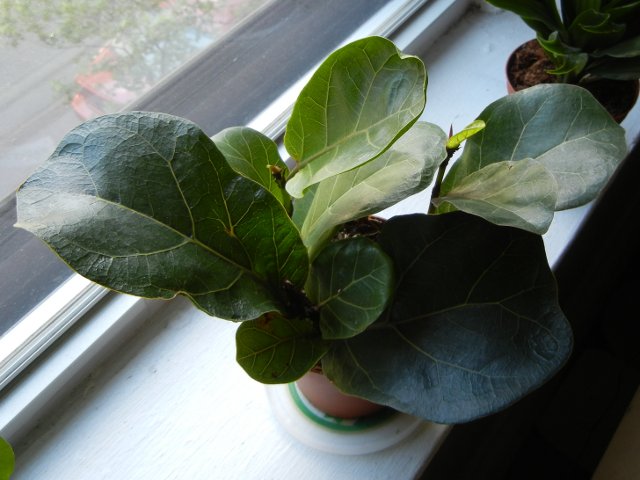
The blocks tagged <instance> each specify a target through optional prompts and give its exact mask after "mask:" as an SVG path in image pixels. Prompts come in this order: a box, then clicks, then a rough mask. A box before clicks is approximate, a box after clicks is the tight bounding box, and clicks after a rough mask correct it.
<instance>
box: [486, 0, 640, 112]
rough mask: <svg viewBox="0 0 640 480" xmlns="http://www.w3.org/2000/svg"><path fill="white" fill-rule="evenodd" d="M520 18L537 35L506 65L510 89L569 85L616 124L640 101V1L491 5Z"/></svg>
mask: <svg viewBox="0 0 640 480" xmlns="http://www.w3.org/2000/svg"><path fill="white" fill-rule="evenodd" d="M487 2H488V3H490V4H492V5H494V6H496V7H498V8H501V9H504V10H509V11H511V12H514V13H516V14H517V15H519V16H520V18H521V19H522V20H523V21H524V22H525V23H526V24H527V25H528V26H529V27H531V28H532V29H533V30H534V32H535V33H536V40H537V41H536V40H531V41H529V42H526V43H525V44H523V45H521V46H520V47H518V48H517V49H516V50H515V51H514V53H513V54H512V55H511V57H510V59H509V61H508V63H507V76H508V81H509V85H511V88H513V89H514V90H520V89H522V88H527V87H529V86H532V85H535V84H538V83H549V82H564V83H574V84H579V85H581V86H583V87H585V88H588V89H589V90H590V91H591V92H592V93H593V94H594V96H595V97H596V98H597V99H598V100H599V101H600V102H601V103H602V104H603V105H604V106H605V107H606V108H607V110H609V111H610V112H611V113H612V115H613V116H614V118H615V119H616V120H617V121H619V122H620V121H622V119H623V118H624V117H625V116H626V114H627V113H628V111H629V110H630V109H631V108H632V107H633V105H634V104H635V102H636V100H637V97H638V78H640V22H638V18H639V16H640V2H638V1H636V0H602V1H595V2H591V1H590V2H584V1H581V0H561V1H560V2H559V3H560V10H558V6H557V3H556V1H555V0H487Z"/></svg>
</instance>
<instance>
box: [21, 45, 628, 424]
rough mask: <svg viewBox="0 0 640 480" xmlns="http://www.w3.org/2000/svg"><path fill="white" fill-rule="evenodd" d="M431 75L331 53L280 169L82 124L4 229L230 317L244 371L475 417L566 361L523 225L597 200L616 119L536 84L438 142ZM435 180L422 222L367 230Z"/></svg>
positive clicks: (388, 60)
mask: <svg viewBox="0 0 640 480" xmlns="http://www.w3.org/2000/svg"><path fill="white" fill-rule="evenodd" d="M426 85H427V75H426V70H425V68H424V65H423V64H422V62H421V61H420V60H419V59H418V58H417V57H414V56H410V55H404V54H402V53H401V52H399V51H398V50H397V48H396V47H395V45H393V43H391V42H390V41H389V40H386V39H384V38H380V37H370V38H365V39H362V40H358V41H356V42H353V43H351V44H349V45H347V46H344V47H342V48H340V49H338V50H337V51H335V52H334V53H333V54H331V55H330V56H329V57H328V58H327V59H326V60H325V62H324V63H323V64H322V65H321V66H320V67H319V68H318V70H317V71H316V72H315V73H314V75H313V76H312V78H311V79H310V81H309V82H308V84H307V85H306V86H305V87H304V89H303V90H302V92H301V94H300V96H299V98H298V100H297V101H296V104H295V106H294V108H293V111H292V114H291V118H290V120H289V122H288V125H287V129H286V134H285V138H284V145H285V147H286V149H287V151H288V152H289V154H290V155H291V157H292V159H293V164H292V165H293V166H292V168H291V169H290V168H289V167H288V166H287V164H286V163H285V162H284V161H283V160H282V159H281V158H280V155H279V153H278V148H277V146H276V144H275V143H274V142H273V141H272V140H270V139H269V138H267V137H265V136H264V135H262V134H260V133H259V132H256V131H254V130H251V129H249V128H244V127H234V128H230V129H227V130H224V131H222V132H220V133H219V134H217V135H215V136H214V137H212V138H209V137H208V136H207V135H206V134H205V133H203V132H202V131H201V130H200V129H199V128H198V127H197V126H196V125H194V124H193V123H191V122H189V121H187V120H185V119H181V118H177V117H173V116H169V115H165V114H159V113H150V112H130V113H123V114H115V115H108V116H104V117H100V118H97V119H94V120H90V121H88V122H86V123H84V124H82V125H81V126H79V127H78V128H76V129H74V130H73V131H71V132H70V133H69V134H68V135H67V136H66V137H65V139H63V141H62V142H61V144H60V145H59V146H58V148H57V149H56V150H55V151H54V153H53V154H52V156H51V157H50V159H49V160H48V161H47V162H46V163H45V164H44V165H43V166H42V167H41V168H40V169H39V170H38V171H37V172H36V173H34V174H33V175H32V176H31V177H30V178H29V179H28V180H27V181H26V182H25V184H24V185H23V186H22V187H21V188H20V189H19V191H18V193H17V202H18V203H17V208H18V223H17V226H19V227H21V228H25V229H27V230H29V231H31V232H33V233H34V234H36V235H37V236H39V237H40V238H42V239H43V240H44V241H45V242H47V243H48V244H49V245H50V246H51V248H53V249H54V250H55V251H56V252H57V253H58V255H60V257H61V258H62V259H63V260H64V261H66V262H67V263H68V264H69V265H70V266H71V267H72V268H73V269H75V270H76V271H78V272H79V273H80V274H82V275H84V276H86V277H88V278H90V279H91V280H93V281H96V282H98V283H100V284H102V285H105V286H107V287H108V288H111V289H114V290H117V291H121V292H126V293H130V294H134V295H139V296H145V297H155V298H172V297H174V296H175V295H178V294H180V295H184V296H186V297H188V298H189V299H191V301H192V302H193V303H194V304H195V305H196V306H197V307H198V308H200V309H202V310H203V311H205V312H207V313H208V314H210V315H213V316H217V317H221V318H225V319H229V320H233V321H237V322H241V324H240V325H239V328H238V330H237V335H236V342H237V360H238V362H239V363H240V365H241V366H242V367H243V368H244V369H245V370H246V371H247V373H248V374H249V375H250V376H251V377H253V378H254V379H256V380H258V381H260V382H264V383H288V382H293V381H295V380H297V379H299V378H300V377H302V376H303V375H304V374H305V373H307V372H308V371H309V370H311V369H312V368H314V367H316V366H317V365H321V367H322V370H323V372H324V374H325V375H326V376H327V377H328V378H329V379H330V380H331V381H332V382H334V383H335V384H336V385H337V386H338V387H339V388H340V389H341V390H342V391H344V392H345V393H348V394H350V395H354V396H358V397H363V398H366V399H368V400H371V401H373V402H376V403H380V404H384V405H388V406H391V407H393V408H395V409H397V410H400V411H403V412H407V413H410V414H412V415H415V416H418V417H422V418H425V419H428V420H432V421H436V422H442V423H457V422H464V421H468V420H471V419H474V418H477V417H480V416H483V415H488V414H490V413H492V412H495V411H498V410H500V409H502V408H504V407H506V406H508V405H510V404H511V403H513V402H515V401H516V400H518V399H519V398H521V397H523V396H524V395H526V394H527V393H529V392H531V391H532V390H533V389H535V388H536V387H537V386H539V385H541V384H542V383H544V382H545V381H546V380H547V379H549V378H550V377H551V376H552V375H553V374H554V373H555V372H556V371H557V370H558V369H559V368H560V367H561V366H562V364H563V362H564V361H565V360H566V359H567V357H568V356H569V354H570V351H571V344H572V335H571V328H570V326H569V323H568V321H567V319H566V318H565V317H564V315H563V313H562V312H561V310H560V308H559V306H558V303H557V298H556V297H557V293H556V286H555V281H554V278H553V275H552V273H551V270H550V268H549V265H548V263H547V259H546V255H545V251H544V246H543V242H542V238H541V236H540V235H541V234H542V233H543V232H545V231H546V229H547V228H548V226H549V224H550V222H551V220H552V218H553V215H554V211H556V210H560V209H565V208H571V207H574V206H577V205H580V204H583V203H585V202H588V201H590V200H591V199H593V198H594V197H595V196H596V195H597V194H598V192H599V190H600V189H601V187H602V186H603V185H604V184H605V183H606V182H607V180H608V178H609V177H610V175H611V174H612V172H613V171H614V170H615V168H616V166H617V164H618V163H619V162H620V161H621V159H622V158H623V157H624V155H625V150H626V143H625V139H624V131H623V129H622V128H621V127H620V126H619V125H617V124H616V123H615V122H614V121H613V120H612V119H611V118H610V116H609V115H608V114H607V113H606V112H605V111H604V109H603V108H602V107H601V106H600V105H599V104H598V103H597V101H595V99H594V98H593V97H592V96H591V95H590V94H589V93H588V92H587V91H586V90H584V89H582V88H579V87H575V86H572V85H542V86H539V87H535V88H531V89H528V90H526V91H523V92H519V93H517V94H514V95H510V96H507V97H504V98H502V99H500V100H498V101H496V102H494V103H492V104H491V105H490V106H488V107H487V108H486V109H485V110H484V111H483V112H482V113H481V114H480V116H479V117H478V118H479V120H478V121H477V122H474V123H473V124H472V125H471V126H469V127H468V128H467V129H464V130H463V131H461V132H460V133H458V134H456V135H450V136H448V135H446V134H445V133H444V132H443V131H442V129H440V127H438V126H436V125H433V124H430V123H427V122H423V121H418V120H419V117H420V115H421V114H422V112H423V110H424V107H425V103H426ZM463 141H466V144H465V148H464V151H463V152H462V154H461V155H460V157H459V158H458V159H457V160H456V161H455V163H454V164H453V165H452V166H451V168H450V170H449V173H447V174H446V175H445V170H447V168H448V164H449V163H450V162H451V161H453V158H454V152H455V151H456V150H457V149H458V147H459V146H460V144H461V143H462V142H463ZM434 178H435V185H434V190H433V191H434V195H433V198H432V201H431V203H432V205H433V207H432V208H431V210H432V213H431V214H427V210H428V209H429V205H427V203H428V201H425V205H424V209H423V210H422V212H421V213H414V214H409V215H402V216H395V217H392V218H390V219H388V220H387V221H376V222H368V221H367V219H368V217H369V216H370V215H372V214H376V213H378V212H380V211H381V210H383V209H385V208H386V207H389V206H391V205H395V204H396V203H398V202H399V201H401V200H403V199H405V198H407V197H408V196H410V195H412V194H414V193H416V192H420V191H422V190H424V189H425V188H426V187H427V186H428V185H429V184H430V183H431V182H432V181H433V179H434Z"/></svg>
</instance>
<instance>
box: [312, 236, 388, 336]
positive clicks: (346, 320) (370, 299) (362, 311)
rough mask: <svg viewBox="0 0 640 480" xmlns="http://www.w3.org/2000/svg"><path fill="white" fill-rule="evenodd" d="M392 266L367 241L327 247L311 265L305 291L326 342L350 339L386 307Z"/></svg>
mask: <svg viewBox="0 0 640 480" xmlns="http://www.w3.org/2000/svg"><path fill="white" fill-rule="evenodd" d="M392 288H393V265H392V264H391V260H390V259H389V257H387V255H386V254H385V253H384V252H383V251H382V250H381V249H380V247H379V246H378V245H377V244H376V243H373V242H372V241H370V240H368V239H366V238H353V239H348V240H342V241H337V242H333V243H331V244H329V245H328V246H327V247H326V248H325V249H324V250H322V252H320V254H319V255H318V258H316V260H315V261H314V262H313V265H312V268H311V273H310V275H309V281H308V283H307V287H306V291H307V294H308V295H309V298H310V299H311V301H312V302H313V303H315V304H316V305H317V308H318V312H319V315H320V330H321V332H322V337H323V338H325V339H338V338H349V337H353V336H354V335H357V334H359V333H361V332H362V331H363V330H364V329H366V328H367V327H368V326H369V325H370V324H372V323H373V322H374V321H375V320H376V319H377V318H378V317H379V316H380V314H381V313H382V311H383V310H384V308H385V307H386V305H387V302H388V300H389V297H390V296H391V291H392Z"/></svg>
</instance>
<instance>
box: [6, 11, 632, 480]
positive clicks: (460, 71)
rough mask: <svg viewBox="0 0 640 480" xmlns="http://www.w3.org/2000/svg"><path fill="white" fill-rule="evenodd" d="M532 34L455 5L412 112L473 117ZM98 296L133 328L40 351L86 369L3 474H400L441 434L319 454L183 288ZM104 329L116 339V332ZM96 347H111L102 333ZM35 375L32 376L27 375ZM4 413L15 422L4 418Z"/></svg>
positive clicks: (510, 20)
mask: <svg viewBox="0 0 640 480" xmlns="http://www.w3.org/2000/svg"><path fill="white" fill-rule="evenodd" d="M531 37H532V33H531V31H530V30H529V29H528V28H527V27H526V26H524V25H523V24H522V22H520V21H519V20H518V19H517V18H515V17H513V16H511V15H508V14H505V13H499V14H496V13H487V12H485V11H478V10H473V11H470V12H468V13H467V14H465V15H464V17H462V18H461V19H460V20H459V21H458V22H457V23H456V25H455V27H454V28H453V29H452V31H450V32H448V33H447V34H446V35H444V36H442V37H440V38H439V40H438V42H437V43H436V44H434V46H433V48H431V49H430V50H429V52H428V53H427V55H426V57H425V62H426V64H427V69H428V72H429V86H428V91H427V94H428V102H427V109H426V110H425V116H424V119H425V120H427V121H431V122H433V123H436V124H438V125H440V126H441V127H442V128H443V129H445V130H448V128H449V124H450V123H453V126H454V129H459V128H461V127H463V126H464V125H466V124H467V123H469V122H470V121H471V120H473V118H474V117H475V116H476V115H477V114H478V113H479V112H480V111H481V110H482V109H483V108H484V107H485V106H486V105H487V104H489V103H490V102H491V101H493V100H495V99H497V98H499V97H501V96H503V95H504V94H505V86H504V76H503V65H504V61H505V60H506V57H507V55H508V53H509V52H510V51H511V50H512V49H513V48H514V47H515V46H516V45H518V44H519V43H521V42H522V41H524V40H527V39H529V38H531ZM638 125H640V111H639V108H638V107H636V108H635V109H634V111H633V112H632V113H631V114H630V116H629V118H628V119H627V120H626V121H625V122H624V124H623V126H625V128H627V129H628V134H629V138H635V137H636V135H637V134H638V127H637V126H638ZM425 201H426V196H416V197H413V198H411V199H408V200H407V201H406V202H403V204H402V205H401V206H399V207H398V208H394V209H390V210H388V211H387V212H386V213H387V214H393V213H400V212H402V213H407V212H408V211H424V210H425V208H426V203H425ZM588 209H589V207H588V206H587V207H583V208H580V209H576V210H573V211H568V212H562V213H560V214H557V215H556V219H555V220H554V223H553V225H552V228H551V230H550V232H549V233H548V234H547V235H545V245H546V247H547V251H548V256H549V259H550V262H551V263H552V264H553V263H555V262H556V261H557V259H558V258H559V256H560V254H561V253H562V251H563V249H564V248H565V246H566V245H567V243H568V242H569V241H570V240H571V238H572V237H573V234H574V233H575V231H576V229H577V228H578V227H579V225H580V222H581V220H582V219H583V217H584V215H585V214H586V212H587V211H588ZM103 302H104V305H105V306H104V308H102V309H99V310H98V313H97V314H96V315H95V317H96V318H94V319H91V320H92V321H91V322H89V323H88V325H93V328H97V327H95V326H96V325H100V321H101V318H102V319H103V320H105V321H106V317H108V316H109V315H120V316H121V318H123V319H124V321H123V322H122V323H120V324H119V327H118V328H129V329H137V330H136V331H137V333H136V334H135V335H132V336H131V338H130V339H129V340H128V341H127V342H126V343H125V344H123V345H119V346H118V350H117V354H116V355H112V356H111V357H110V361H109V362H107V363H106V364H103V365H101V366H99V367H95V368H93V369H91V370H87V369H89V368H90V367H92V364H91V362H88V363H87V362H83V361H80V362H79V363H77V361H76V363H74V362H70V361H68V359H66V358H65V356H64V352H62V351H56V350H54V351H53V352H52V353H51V357H50V358H51V359H55V360H56V361H57V362H58V363H56V362H53V361H52V362H48V363H47V365H48V367H49V368H52V369H55V368H56V365H58V367H57V368H58V370H57V371H56V372H54V373H55V374H56V375H58V376H59V377H60V382H59V383H58V384H57V385H58V386H63V385H64V383H65V380H64V379H65V378H66V376H67V375H70V374H71V373H73V372H72V371H73V369H77V370H78V371H80V370H81V371H83V372H85V373H87V374H89V376H88V378H87V380H86V381H84V382H82V383H81V384H80V385H79V386H78V387H77V388H76V389H75V390H74V391H73V392H72V393H71V394H70V395H69V396H68V400H67V401H66V403H65V404H64V405H61V406H60V408H58V409H56V410H54V411H53V412H52V413H51V414H50V416H49V417H48V418H47V419H46V420H45V421H42V422H41V423H40V424H39V425H38V426H37V428H36V429H35V430H34V431H33V432H32V433H31V434H30V435H29V436H28V437H27V438H26V440H25V441H24V442H22V443H20V444H18V445H16V447H17V451H18V454H19V456H18V461H17V470H16V473H15V475H14V477H12V478H13V480H25V479H28V480H35V479H38V480H40V479H49V478H52V479H53V478H64V479H65V480H74V479H78V480H80V479H81V480H87V479H91V480H97V479H103V478H104V479H113V478H117V479H123V480H127V479H154V480H161V479H189V480H196V479H207V480H209V479H225V480H227V479H279V480H280V479H290V478H291V479H296V478H299V477H301V476H304V478H305V480H315V479H327V478H332V479H334V480H339V479H345V480H346V479H348V480H352V479H360V478H366V479H368V480H369V479H377V478H380V479H387V478H394V479H405V478H407V479H408V478H415V477H416V476H418V475H419V473H420V472H421V471H422V470H423V468H424V467H425V466H426V464H427V462H428V460H429V458H430V457H431V456H432V455H433V454H434V453H435V451H436V450H437V446H438V444H439V442H441V441H442V439H444V437H445V436H446V432H447V431H448V428H447V427H444V426H435V425H432V424H428V423H425V424H423V426H422V427H421V428H419V429H418V430H417V431H416V432H415V434H414V435H412V436H411V437H410V438H408V439H407V440H405V441H404V442H402V443H401V444H399V445H397V446H395V447H392V448H390V449H388V450H385V451H382V452H379V453H376V454H372V455H360V456H343V455H333V454H327V453H322V452H320V451H317V450H314V449H312V448H310V447H307V446H305V445H302V444H301V443H300V442H298V441H296V440H295V439H293V438H292V437H291V436H290V435H289V433H287V432H286V431H285V430H284V429H283V428H282V426H281V425H279V423H278V422H277V421H276V419H275V418H274V416H273V412H272V409H271V407H270V405H269V402H268V398H267V393H266V392H267V387H265V386H263V385H261V384H259V383H256V382H254V381H253V380H251V379H250V378H249V377H248V376H247V375H246V374H245V373H244V372H243V371H242V369H241V368H240V367H239V366H238V365H237V364H236V363H235V341H234V334H235V329H236V327H237V325H235V324H233V323H231V322H225V321H220V320H216V319H212V318H209V317H207V316H206V315H205V314H203V313H202V312H200V311H198V310H196V309H195V308H193V307H192V306H191V305H190V304H189V303H188V302H187V301H185V300H183V299H177V300H175V301H172V302H169V303H164V302H159V301H141V300H137V299H133V298H132V297H127V296H110V297H109V298H107V299H106V300H103ZM143 322H144V323H143ZM105 325H106V323H105ZM83 328H84V327H83ZM83 328H79V329H78V331H77V332H74V335H78V334H84V335H87V336H90V335H95V336H96V337H95V338H96V341H98V340H97V339H98V338H99V337H98V331H97V330H94V331H91V329H90V328H88V327H87V328H88V329H87V330H84V331H83ZM105 330H108V328H106V327H105ZM103 334H104V332H103ZM103 338H104V337H103ZM107 338H109V336H107ZM111 338H120V337H118V336H117V335H116V332H115V331H114V332H113V335H111ZM85 340H86V339H85ZM103 348H109V349H111V348H113V345H112V344H110V343H109V342H106V343H105V344H104V345H103ZM56 355H58V356H56ZM80 360H82V359H80ZM65 362H66V363H65ZM70 372H71V373H70ZM50 373H51V372H49V374H50ZM75 373H76V374H77V371H76V372H75ZM43 375H44V373H43ZM34 381H35V383H31V385H32V386H33V385H37V379H36V380H34ZM26 388H27V387H24V388H22V389H21V385H18V386H17V387H16V388H14V389H12V390H9V391H8V392H7V395H6V396H4V397H0V430H2V431H3V433H4V434H5V435H7V436H9V439H11V435H12V434H15V435H16V436H17V435H18V433H19V432H18V430H19V429H20V428H24V427H23V425H25V424H27V423H28V422H27V423H24V422H22V423H21V422H20V421H19V420H20V419H21V418H22V420H24V418H25V417H28V416H29V415H31V414H33V413H34V412H36V411H38V409H39V408H41V407H42V405H38V404H33V405H31V406H29V408H26V407H24V406H23V407H22V409H21V410H20V411H15V412H13V413H11V412H9V413H7V412H8V411H7V410H6V408H7V407H8V406H11V405H16V404H18V402H17V397H18V396H19V395H27V394H29V392H28V391H26V390H25V389H26ZM49 398H55V396H52V397H49ZM12 415H13V417H12ZM3 418H4V419H5V420H6V419H7V418H15V419H17V420H15V423H13V424H12V423H11V422H9V421H5V422H4V423H2V421H3Z"/></svg>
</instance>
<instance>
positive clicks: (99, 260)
mask: <svg viewBox="0 0 640 480" xmlns="http://www.w3.org/2000/svg"><path fill="white" fill-rule="evenodd" d="M17 201H18V203H17V209H18V225H17V226H19V227H22V228H25V229H27V230H29V231H31V232H33V233H34V234H36V235H37V236H39V237H40V238H42V239H43V240H44V241H45V242H47V243H48V244H49V245H50V246H51V248H53V249H54V250H55V251H56V252H57V253H58V255H60V256H61V257H62V258H63V259H64V260H65V261H66V262H67V263H69V265H71V267H72V268H74V269H75V270H76V271H78V273H80V274H81V275H84V276H86V277H87V278H89V279H91V280H93V281H95V282H97V283H100V284H102V285H105V286H107V287H109V288H112V289H114V290H117V291H122V292H126V293H130V294H133V295H139V296H144V297H158V298H171V297H173V296H175V295H176V294H182V295H185V296H187V297H189V298H191V299H192V300H193V301H194V302H195V304H196V305H197V306H198V307H200V308H202V309H204V310H205V311H206V312H208V313H210V314H213V315H217V316H221V317H223V318H229V319H237V320H244V319H249V318H256V317H258V316H259V315H260V314H262V313H264V312H267V311H272V310H277V309H278V308H279V304H278V301H277V300H278V299H277V297H274V294H273V291H277V289H279V286H280V284H281V283H282V282H283V281H284V280H289V281H291V282H292V283H294V284H296V285H298V286H300V287H301V286H302V285H303V284H304V282H305V281H306V277H307V272H308V260H307V254H306V249H305V247H304V245H303V244H302V241H301V239H300V237H299V234H298V232H297V229H296V227H295V226H294V225H293V223H292V222H291V221H290V219H289V217H288V215H287V213H286V211H285V210H284V208H283V207H282V205H280V204H279V203H278V201H277V200H276V199H275V198H274V197H273V196H272V195H270V194H269V193H267V192H266V190H264V189H263V188H262V187H261V186H259V185H258V184H256V183H255V182H253V181H251V180H248V179H246V178H244V177H242V176H240V175H238V174H236V173H235V172H234V171H233V170H232V169H231V168H230V167H229V165H228V164H227V163H226V161H225V159H224V157H223V155H222V154H221V153H220V152H219V150H218V149H217V148H216V147H215V145H214V143H213V142H212V141H211V139H209V138H208V137H207V136H206V135H205V134H204V132H202V131H201V130H200V129H199V128H198V127H197V126H196V125H195V124H193V123H191V122H188V121H186V120H183V119H180V118H177V117H172V116H169V115H164V114H156V113H144V112H133V113H126V114H116V115H109V116H104V117H100V118H97V119H95V120H91V121H89V122H86V123H84V124H82V125H81V126H79V127H78V128H76V129H74V130H72V131H71V132H70V133H69V134H68V135H67V136H66V137H65V138H64V139H63V140H62V142H61V144H60V145H59V146H58V148H57V149H56V151H55V152H54V153H53V155H52V156H51V158H50V159H49V160H48V161H47V162H46V164H45V165H44V166H43V167H42V168H40V169H39V170H38V171H37V172H36V173H35V174H34V175H33V176H32V177H31V178H29V180H27V182H26V183H25V184H24V185H23V186H22V187H21V188H20V190H19V192H18V194H17Z"/></svg>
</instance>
